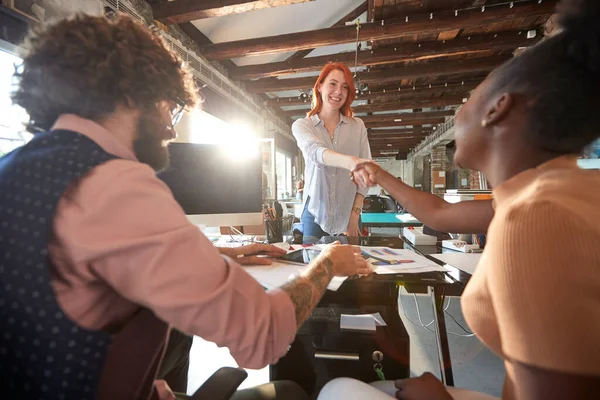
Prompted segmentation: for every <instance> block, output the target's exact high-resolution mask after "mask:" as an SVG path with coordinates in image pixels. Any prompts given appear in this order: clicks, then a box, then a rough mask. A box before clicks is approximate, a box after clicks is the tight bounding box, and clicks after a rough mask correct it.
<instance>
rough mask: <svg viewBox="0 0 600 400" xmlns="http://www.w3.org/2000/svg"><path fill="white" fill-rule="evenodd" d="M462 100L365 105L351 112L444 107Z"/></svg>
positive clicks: (452, 98) (460, 98) (450, 98)
mask: <svg viewBox="0 0 600 400" xmlns="http://www.w3.org/2000/svg"><path fill="white" fill-rule="evenodd" d="M462 100H463V99H462V97H458V98H455V97H449V98H442V99H432V100H412V101H410V100H408V101H406V102H395V101H394V102H388V103H377V104H365V105H364V106H356V107H353V110H354V112H355V113H370V112H377V111H395V110H408V109H414V108H428V107H445V106H455V105H459V104H462V103H463V102H462Z"/></svg>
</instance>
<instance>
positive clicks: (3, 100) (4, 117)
mask: <svg viewBox="0 0 600 400" xmlns="http://www.w3.org/2000/svg"><path fill="white" fill-rule="evenodd" d="M20 62H21V59H20V58H19V57H16V56H14V55H12V54H10V53H8V52H6V51H3V50H1V49H0V156H2V155H4V154H6V153H8V152H10V151H12V150H13V149H15V148H17V147H19V146H22V145H23V144H25V143H26V142H27V141H28V140H29V139H30V138H31V135H30V134H29V133H28V132H26V131H25V127H24V123H25V122H27V120H29V117H28V116H27V113H26V112H25V110H23V109H22V108H21V107H18V106H13V105H12V101H11V100H10V93H11V92H12V90H13V89H14V88H13V78H12V76H13V73H14V71H15V65H18V64H20Z"/></svg>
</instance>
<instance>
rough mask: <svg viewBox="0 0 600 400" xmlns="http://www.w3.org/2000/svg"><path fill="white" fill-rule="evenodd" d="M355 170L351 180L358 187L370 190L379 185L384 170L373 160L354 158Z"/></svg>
mask: <svg viewBox="0 0 600 400" xmlns="http://www.w3.org/2000/svg"><path fill="white" fill-rule="evenodd" d="M353 161H354V168H353V169H352V171H351V172H350V179H352V182H354V184H355V185H356V186H358V187H361V188H370V187H373V186H375V185H377V184H378V181H377V178H378V175H380V174H381V172H382V171H383V170H382V168H381V167H380V166H379V165H378V164H376V163H375V162H374V161H372V160H366V159H362V158H357V157H353Z"/></svg>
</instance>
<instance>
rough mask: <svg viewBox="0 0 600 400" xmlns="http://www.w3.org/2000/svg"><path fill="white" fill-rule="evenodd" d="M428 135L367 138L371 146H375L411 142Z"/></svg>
mask: <svg viewBox="0 0 600 400" xmlns="http://www.w3.org/2000/svg"><path fill="white" fill-rule="evenodd" d="M427 136H428V135H415V136H407V137H404V138H402V137H400V138H397V137H391V138H380V139H377V140H375V139H369V143H370V144H371V146H373V147H375V146H382V145H386V144H400V145H404V144H406V143H411V142H415V141H417V140H423V139H425V138H426V137H427Z"/></svg>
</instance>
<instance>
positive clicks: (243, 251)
mask: <svg viewBox="0 0 600 400" xmlns="http://www.w3.org/2000/svg"><path fill="white" fill-rule="evenodd" d="M217 248H218V249H219V251H220V252H221V254H224V255H226V256H228V257H231V258H233V259H234V260H236V261H237V262H238V263H240V264H242V265H249V264H256V265H271V263H272V261H271V258H270V257H272V258H277V257H281V256H283V255H285V254H286V253H287V252H286V251H285V250H283V249H280V248H279V247H277V246H273V245H271V244H262V243H253V244H249V245H246V246H241V247H217Z"/></svg>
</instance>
